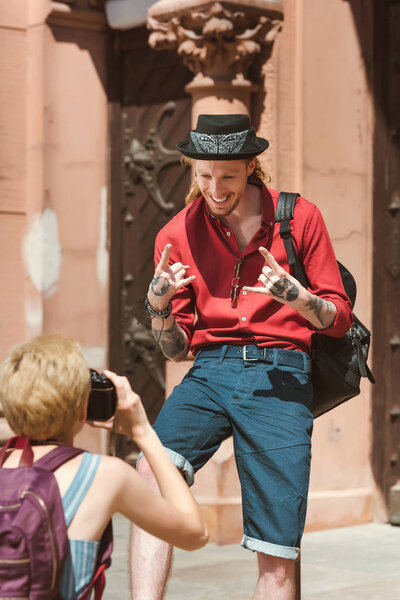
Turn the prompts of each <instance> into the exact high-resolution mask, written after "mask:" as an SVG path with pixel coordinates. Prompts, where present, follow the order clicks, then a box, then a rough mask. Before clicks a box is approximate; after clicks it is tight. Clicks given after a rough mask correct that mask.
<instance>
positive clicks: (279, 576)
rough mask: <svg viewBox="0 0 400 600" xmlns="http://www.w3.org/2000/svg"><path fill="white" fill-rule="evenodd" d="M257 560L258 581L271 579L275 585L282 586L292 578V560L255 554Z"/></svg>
mask: <svg viewBox="0 0 400 600" xmlns="http://www.w3.org/2000/svg"><path fill="white" fill-rule="evenodd" d="M257 558H258V568H259V576H260V579H261V578H268V579H273V580H274V582H275V584H276V585H278V586H283V585H285V583H286V582H287V580H288V579H292V578H293V575H294V564H295V561H294V560H290V559H288V558H280V557H278V556H272V555H270V554H262V553H261V552H258V553H257Z"/></svg>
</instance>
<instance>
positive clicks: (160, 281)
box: [150, 275, 171, 296]
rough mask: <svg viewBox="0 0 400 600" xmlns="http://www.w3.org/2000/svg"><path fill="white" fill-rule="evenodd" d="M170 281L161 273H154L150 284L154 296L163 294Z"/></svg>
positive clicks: (167, 288)
mask: <svg viewBox="0 0 400 600" xmlns="http://www.w3.org/2000/svg"><path fill="white" fill-rule="evenodd" d="M170 285H171V284H170V282H169V281H168V279H166V278H165V277H164V276H163V275H155V276H154V277H153V279H152V282H151V284H150V287H151V290H152V292H153V294H155V295H156V296H164V295H165V294H166V293H167V292H168V290H169V287H170Z"/></svg>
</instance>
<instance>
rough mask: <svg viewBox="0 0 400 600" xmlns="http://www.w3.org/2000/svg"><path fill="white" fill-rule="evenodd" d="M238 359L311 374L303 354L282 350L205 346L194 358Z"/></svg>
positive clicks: (309, 366)
mask: <svg viewBox="0 0 400 600" xmlns="http://www.w3.org/2000/svg"><path fill="white" fill-rule="evenodd" d="M197 357H199V358H200V357H201V358H218V359H219V362H222V361H223V360H224V358H239V359H241V360H242V361H243V362H265V363H269V364H273V365H275V366H278V365H282V366H285V367H296V368H298V369H302V370H303V371H306V372H307V373H308V372H311V359H310V357H309V356H308V355H307V354H305V353H304V352H297V351H296V350H283V349H281V348H269V347H267V348H260V347H259V346H255V345H249V346H232V345H230V346H229V345H221V346H205V347H203V348H200V350H199V351H198V353H197V355H196V358H197Z"/></svg>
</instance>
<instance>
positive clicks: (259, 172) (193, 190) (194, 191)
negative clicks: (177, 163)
mask: <svg viewBox="0 0 400 600" xmlns="http://www.w3.org/2000/svg"><path fill="white" fill-rule="evenodd" d="M244 160H246V159H244ZM252 160H254V161H255V166H254V169H253V172H252V174H251V175H250V176H249V180H250V181H251V178H253V179H254V178H257V179H260V181H262V182H263V183H265V185H267V184H268V183H270V181H271V178H270V177H269V175H267V174H266V173H265V172H264V170H263V168H262V166H261V163H260V161H259V160H258V158H248V159H247V160H246V164H249V163H250V162H251V161H252ZM181 163H182V164H183V165H185V166H193V164H194V159H193V158H188V157H187V156H182V157H181ZM199 196H201V191H200V188H199V184H198V183H197V179H196V177H193V179H192V182H191V184H190V188H189V191H188V193H187V194H186V197H185V204H186V206H188V205H189V204H191V203H192V202H193V201H194V200H196V198H198V197H199Z"/></svg>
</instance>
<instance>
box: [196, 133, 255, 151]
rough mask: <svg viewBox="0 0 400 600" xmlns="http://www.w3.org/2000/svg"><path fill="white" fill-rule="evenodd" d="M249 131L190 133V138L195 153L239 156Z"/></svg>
mask: <svg viewBox="0 0 400 600" xmlns="http://www.w3.org/2000/svg"><path fill="white" fill-rule="evenodd" d="M248 133H249V129H245V130H244V131H237V132H235V133H228V134H226V135H222V134H219V135H218V134H210V135H209V134H207V133H198V132H197V131H191V132H190V138H191V140H192V142H193V144H194V146H195V148H196V150H197V152H199V153H202V152H204V153H205V154H239V152H240V151H241V149H242V147H243V144H244V142H245V141H246V138H247V135H248Z"/></svg>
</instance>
